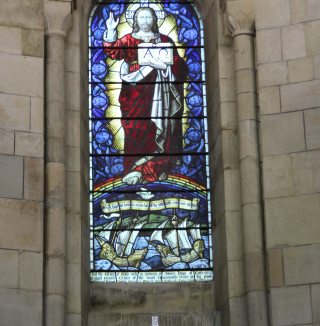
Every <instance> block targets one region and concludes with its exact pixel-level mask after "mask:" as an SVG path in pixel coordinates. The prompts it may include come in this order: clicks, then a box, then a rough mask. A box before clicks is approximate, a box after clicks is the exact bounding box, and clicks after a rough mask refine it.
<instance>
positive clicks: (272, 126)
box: [261, 112, 305, 156]
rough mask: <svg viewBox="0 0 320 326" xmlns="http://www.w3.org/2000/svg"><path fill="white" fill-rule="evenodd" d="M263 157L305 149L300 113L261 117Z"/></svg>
mask: <svg viewBox="0 0 320 326" xmlns="http://www.w3.org/2000/svg"><path fill="white" fill-rule="evenodd" d="M261 143H262V152H263V155H264V156H266V155H274V154H285V153H291V152H298V151H303V150H304V149H305V140H304V126H303V114H302V112H292V113H284V114H274V115H267V116H262V117H261Z"/></svg>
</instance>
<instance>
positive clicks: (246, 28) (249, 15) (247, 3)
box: [223, 0, 255, 38]
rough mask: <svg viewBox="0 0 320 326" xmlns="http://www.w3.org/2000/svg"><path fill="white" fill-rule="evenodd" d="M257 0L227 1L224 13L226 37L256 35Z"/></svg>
mask: <svg viewBox="0 0 320 326" xmlns="http://www.w3.org/2000/svg"><path fill="white" fill-rule="evenodd" d="M254 5H255V0H239V1H227V2H226V5H225V10H224V13H223V18H224V27H225V35H226V36H231V37H233V38H234V37H236V36H238V35H254Z"/></svg>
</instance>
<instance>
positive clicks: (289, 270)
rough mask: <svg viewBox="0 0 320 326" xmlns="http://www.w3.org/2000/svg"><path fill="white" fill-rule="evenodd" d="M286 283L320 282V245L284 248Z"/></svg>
mask: <svg viewBox="0 0 320 326" xmlns="http://www.w3.org/2000/svg"><path fill="white" fill-rule="evenodd" d="M283 261H284V277H285V284H286V285H298V284H310V283H317V282H318V283H320V273H319V271H320V245H311V246H299V247H291V248H284V249H283Z"/></svg>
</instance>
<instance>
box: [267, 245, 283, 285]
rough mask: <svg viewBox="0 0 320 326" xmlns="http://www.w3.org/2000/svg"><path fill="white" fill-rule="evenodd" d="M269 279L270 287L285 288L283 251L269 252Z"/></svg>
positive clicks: (273, 250) (272, 250) (274, 250)
mask: <svg viewBox="0 0 320 326" xmlns="http://www.w3.org/2000/svg"><path fill="white" fill-rule="evenodd" d="M268 275H269V277H268V279H269V286H270V287H276V286H283V262H282V249H271V250H269V251H268Z"/></svg>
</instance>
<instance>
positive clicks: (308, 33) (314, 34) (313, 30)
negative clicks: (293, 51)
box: [305, 20, 320, 55]
mask: <svg viewBox="0 0 320 326" xmlns="http://www.w3.org/2000/svg"><path fill="white" fill-rule="evenodd" d="M319 29H320V20H315V21H311V22H308V23H306V24H305V37H306V48H307V55H317V54H320V33H319Z"/></svg>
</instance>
